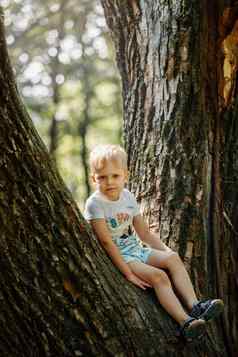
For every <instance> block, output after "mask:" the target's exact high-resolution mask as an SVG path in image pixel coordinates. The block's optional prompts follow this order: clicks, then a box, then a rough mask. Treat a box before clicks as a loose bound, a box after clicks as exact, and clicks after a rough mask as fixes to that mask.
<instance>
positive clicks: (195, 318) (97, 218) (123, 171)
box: [85, 145, 223, 341]
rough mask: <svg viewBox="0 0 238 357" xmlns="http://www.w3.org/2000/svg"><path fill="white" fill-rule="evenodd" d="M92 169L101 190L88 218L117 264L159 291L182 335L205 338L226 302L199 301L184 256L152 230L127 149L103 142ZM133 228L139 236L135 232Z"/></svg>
mask: <svg viewBox="0 0 238 357" xmlns="http://www.w3.org/2000/svg"><path fill="white" fill-rule="evenodd" d="M90 167H91V173H92V180H93V183H94V184H95V186H96V191H95V192H94V193H93V194H92V195H91V196H90V197H89V198H88V200H87V202H86V207H85V218H86V219H87V220H88V221H89V222H90V224H91V225H92V228H93V230H94V232H95V234H96V236H97V238H98V240H99V241H100V243H101V244H102V246H103V247H104V249H105V250H106V252H107V254H108V255H109V256H110V258H111V260H112V262H113V263H114V264H115V265H116V267H117V268H118V269H119V270H120V271H121V273H122V274H123V275H124V276H125V278H126V279H127V280H129V281H130V282H132V283H133V284H135V285H137V286H138V287H140V288H142V289H146V288H147V287H153V288H154V289H155V293H156V295H157V297H158V300H159V302H160V304H161V305H162V306H163V308H164V309H165V310H166V311H167V312H168V313H169V314H170V315H171V316H172V317H173V318H174V319H175V320H176V321H177V322H178V323H179V325H180V333H181V335H182V336H184V337H185V338H186V339H187V340H188V341H191V340H193V339H195V338H199V337H201V336H202V335H203V334H204V332H205V321H208V320H210V319H211V318H214V317H216V316H218V315H219V314H220V313H221V311H222V310H223V302H222V300H219V299H215V300H207V301H204V302H202V301H198V299H197V297H196V294H195V292H194V289H193V286H192V283H191V280H190V278H189V275H188V273H187V271H186V269H185V267H184V264H183V262H182V260H181V259H180V258H179V256H178V254H177V253H175V252H173V251H172V250H171V249H170V248H169V247H167V246H166V245H165V244H164V243H163V242H162V241H161V240H160V239H159V237H158V236H157V235H156V234H154V233H151V232H150V231H149V228H148V226H147V224H146V223H145V222H144V220H143V218H142V216H141V215H140V211H139V208H138V205H137V203H136V199H135V197H134V196H133V195H132V193H131V192H129V191H128V190H127V189H125V188H124V186H125V184H126V181H127V175H128V173H127V156H126V153H125V151H124V150H123V149H122V148H121V147H120V146H117V145H101V146H97V147H96V148H95V149H94V150H93V151H92V152H91V155H90ZM132 226H133V228H134V230H135V232H136V234H131V228H130V227H132ZM139 238H140V239H139ZM141 241H143V242H145V243H146V245H142V244H141ZM167 272H168V273H169V274H167ZM170 280H171V281H172V282H173V285H174V288H175V289H176V291H177V292H178V293H179V295H180V296H181V298H182V299H183V303H184V304H185V305H186V307H187V309H188V311H189V313H187V312H186V311H185V310H184V308H183V306H182V304H181V303H180V301H179V299H178V297H177V296H176V294H175V292H174V289H173V288H172V284H171V281H170Z"/></svg>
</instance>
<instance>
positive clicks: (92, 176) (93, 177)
mask: <svg viewBox="0 0 238 357" xmlns="http://www.w3.org/2000/svg"><path fill="white" fill-rule="evenodd" d="M91 180H92V182H93V183H96V179H95V175H91Z"/></svg>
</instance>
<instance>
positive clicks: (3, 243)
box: [0, 15, 227, 357]
mask: <svg viewBox="0 0 238 357" xmlns="http://www.w3.org/2000/svg"><path fill="white" fill-rule="evenodd" d="M0 20H1V21H0V52H1V57H0V133H1V136H0V149H1V154H0V190H1V191H0V228H1V236H0V272H1V273H0V274H1V275H0V284H1V289H0V302H1V310H0V311H1V313H0V355H1V356H3V357H6V356H11V357H15V356H17V357H28V356H29V357H31V356H33V357H37V356H40V357H41V356H52V357H55V356H87V357H88V356H114V357H115V356H169V357H176V356H177V357H180V356H182V357H185V356H186V357H192V356H194V355H196V356H201V357H205V356H209V357H216V356H227V352H226V350H225V349H224V344H223V341H221V343H220V344H219V343H218V341H216V342H217V343H214V340H213V339H212V338H211V337H212V332H211V331H209V334H208V336H207V338H206V339H205V341H202V342H201V343H200V344H198V345H197V346H189V345H186V344H184V343H183V342H182V341H178V340H177V339H176V338H175V337H174V334H175V329H176V325H175V323H174V322H173V321H172V319H170V318H169V317H168V315H167V314H166V313H165V312H164V311H163V310H162V309H161V307H160V306H159V305H158V303H156V300H155V297H154V295H153V294H152V292H149V291H148V292H143V291H142V290H139V289H137V288H136V287H134V286H132V285H130V284H129V283H127V282H126V281H125V279H124V278H123V277H122V276H121V275H120V273H119V272H118V271H117V270H116V269H115V268H114V266H113V265H112V264H111V262H110V260H109V258H108V257H107V256H106V254H105V253H104V252H103V250H102V249H101V248H100V246H99V244H98V242H97V241H96V239H95V238H94V237H93V235H92V233H91V231H90V230H89V228H88V226H87V224H86V223H85V221H84V220H83V218H82V216H81V214H80V212H79V211H78V209H77V207H76V205H75V204H74V202H73V200H72V198H71V196H70V194H69V193H68V191H67V189H66V188H65V186H64V184H63V182H62V180H61V178H60V177H59V175H58V173H57V171H56V170H55V168H54V163H52V162H51V161H50V158H49V155H48V153H47V152H46V150H45V147H44V145H43V144H42V142H41V140H40V138H39V136H38V135H37V133H36V131H35V129H34V127H33V125H32V122H31V120H30V118H29V116H28V114H27V113H26V111H25V108H24V106H23V104H22V102H21V100H20V98H19V95H18V93H17V89H16V86H15V82H14V78H13V75H12V70H11V66H10V63H9V59H8V55H7V51H6V44H5V40H4V31H3V16H2V15H1V16H0Z"/></svg>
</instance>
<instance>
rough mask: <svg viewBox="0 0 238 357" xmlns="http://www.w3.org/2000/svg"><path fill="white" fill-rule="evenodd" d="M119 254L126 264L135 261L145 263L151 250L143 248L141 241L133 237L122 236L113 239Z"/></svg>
mask: <svg viewBox="0 0 238 357" xmlns="http://www.w3.org/2000/svg"><path fill="white" fill-rule="evenodd" d="M114 243H116V245H117V247H118V248H119V250H120V253H121V255H122V257H123V259H124V260H125V262H126V263H129V262H132V261H133V260H134V261H137V262H142V263H146V261H147V259H148V258H149V256H150V254H151V253H152V249H151V248H150V247H144V246H143V245H142V244H141V241H140V240H139V238H138V237H136V236H135V235H129V236H124V237H123V236H122V237H120V238H116V239H114Z"/></svg>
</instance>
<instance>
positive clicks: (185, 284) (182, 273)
mask: <svg viewBox="0 0 238 357" xmlns="http://www.w3.org/2000/svg"><path fill="white" fill-rule="evenodd" d="M146 263H147V264H149V265H152V266H154V267H157V268H160V269H165V270H167V271H169V273H170V276H171V280H172V282H173V284H174V286H175V288H176V290H177V291H178V293H179V294H180V295H181V297H182V299H183V300H184V303H185V304H186V306H187V307H188V309H189V310H191V309H192V307H193V304H194V303H196V302H197V301H198V299H197V296H196V294H195V291H194V288H193V285H192V282H191V279H190V277H189V275H188V272H187V270H186V269H185V266H184V264H183V262H182V260H181V258H180V257H179V255H178V254H177V253H175V252H166V251H160V250H156V249H153V253H152V254H151V255H150V256H149V258H148V261H147V262H146Z"/></svg>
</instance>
